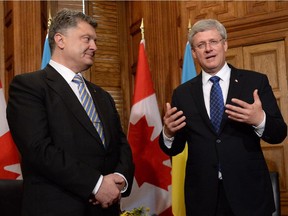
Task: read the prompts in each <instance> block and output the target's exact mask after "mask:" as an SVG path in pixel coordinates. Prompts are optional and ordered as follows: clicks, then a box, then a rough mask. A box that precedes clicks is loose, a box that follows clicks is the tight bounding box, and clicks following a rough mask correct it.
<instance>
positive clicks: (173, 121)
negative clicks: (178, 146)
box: [163, 103, 186, 138]
mask: <svg viewBox="0 0 288 216" xmlns="http://www.w3.org/2000/svg"><path fill="white" fill-rule="evenodd" d="M185 119H186V117H185V116H183V111H177V108H176V107H173V108H171V105H170V103H166V113H165V115H164V117H163V121H164V133H165V135H166V136H168V137H169V138H170V137H173V136H174V135H175V133H176V132H177V131H178V130H180V129H181V128H183V127H184V126H185V125H186V122H185Z"/></svg>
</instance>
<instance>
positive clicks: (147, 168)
mask: <svg viewBox="0 0 288 216" xmlns="http://www.w3.org/2000/svg"><path fill="white" fill-rule="evenodd" d="M129 122H130V123H129V128H128V141H129V143H130V145H131V148H132V153H133V159H134V163H135V176H134V183H133V187H132V191H131V195H130V196H129V197H127V198H123V199H122V203H121V208H122V210H128V211H129V210H132V209H134V208H139V207H144V208H149V209H150V211H149V214H151V215H155V214H156V215H159V216H171V215H172V211H171V161H170V158H169V157H168V156H167V155H165V154H164V153H163V152H162V151H161V149H160V147H159V144H158V139H159V135H160V133H161V130H162V122H161V117H160V113H159V108H158V104H157V99H156V94H155V91H154V88H153V83H152V78H151V75H150V70H149V65H148V60H147V57H146V53H145V40H144V39H142V40H141V42H140V45H139V56H138V63H137V71H136V76H135V85H134V96H133V105H132V108H131V115H130V121H129Z"/></svg>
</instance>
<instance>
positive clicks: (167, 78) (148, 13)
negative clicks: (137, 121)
mask: <svg viewBox="0 0 288 216" xmlns="http://www.w3.org/2000/svg"><path fill="white" fill-rule="evenodd" d="M128 5H129V6H128V9H129V11H128V13H127V15H128V17H127V19H128V20H129V23H128V24H129V26H130V32H129V33H130V44H129V45H130V50H131V52H132V54H131V55H130V59H129V64H130V66H131V71H130V73H131V76H132V82H133V76H134V73H135V66H136V65H137V58H138V46H139V43H140V40H141V34H140V30H139V27H140V24H141V19H142V18H143V20H144V31H145V42H146V43H145V44H146V54H147V58H148V63H149V66H150V71H151V76H152V80H153V84H154V88H155V91H156V96H157V99H158V102H159V109H160V112H162V111H163V108H164V104H165V103H166V102H167V101H170V100H171V94H172V90H173V88H175V87H176V86H177V85H178V83H179V81H180V77H181V70H180V67H179V55H178V49H179V44H178V30H179V29H178V10H177V8H178V6H177V2H173V1H172V2H171V1H169V2H168V1H163V2H161V1H131V2H129V3H128ZM135 11H137V14H136V13H135ZM185 44H186V43H185ZM131 91H132V92H133V88H132V89H131Z"/></svg>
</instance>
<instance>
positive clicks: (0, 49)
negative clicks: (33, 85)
mask: <svg viewBox="0 0 288 216" xmlns="http://www.w3.org/2000/svg"><path fill="white" fill-rule="evenodd" d="M4 52H5V50H4V3H3V1H0V53H2V55H0V80H1V83H2V88H3V90H4V93H5V73H4V70H5V67H4V55H3V54H4Z"/></svg>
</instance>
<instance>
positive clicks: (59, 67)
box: [49, 59, 82, 83]
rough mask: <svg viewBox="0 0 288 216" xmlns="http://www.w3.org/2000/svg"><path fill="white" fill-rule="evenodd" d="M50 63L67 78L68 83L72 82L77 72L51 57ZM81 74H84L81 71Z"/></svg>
mask: <svg viewBox="0 0 288 216" xmlns="http://www.w3.org/2000/svg"><path fill="white" fill-rule="evenodd" d="M49 64H50V65H51V66H52V67H53V68H54V69H55V70H56V71H57V72H58V73H59V74H60V75H61V76H62V77H63V78H64V79H65V80H66V82H67V83H70V82H72V80H73V78H74V76H75V72H73V71H72V70H70V69H69V68H67V67H65V66H64V65H62V64H59V63H58V62H55V61H53V60H52V59H50V61H49ZM79 75H80V76H82V74H81V73H79Z"/></svg>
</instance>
